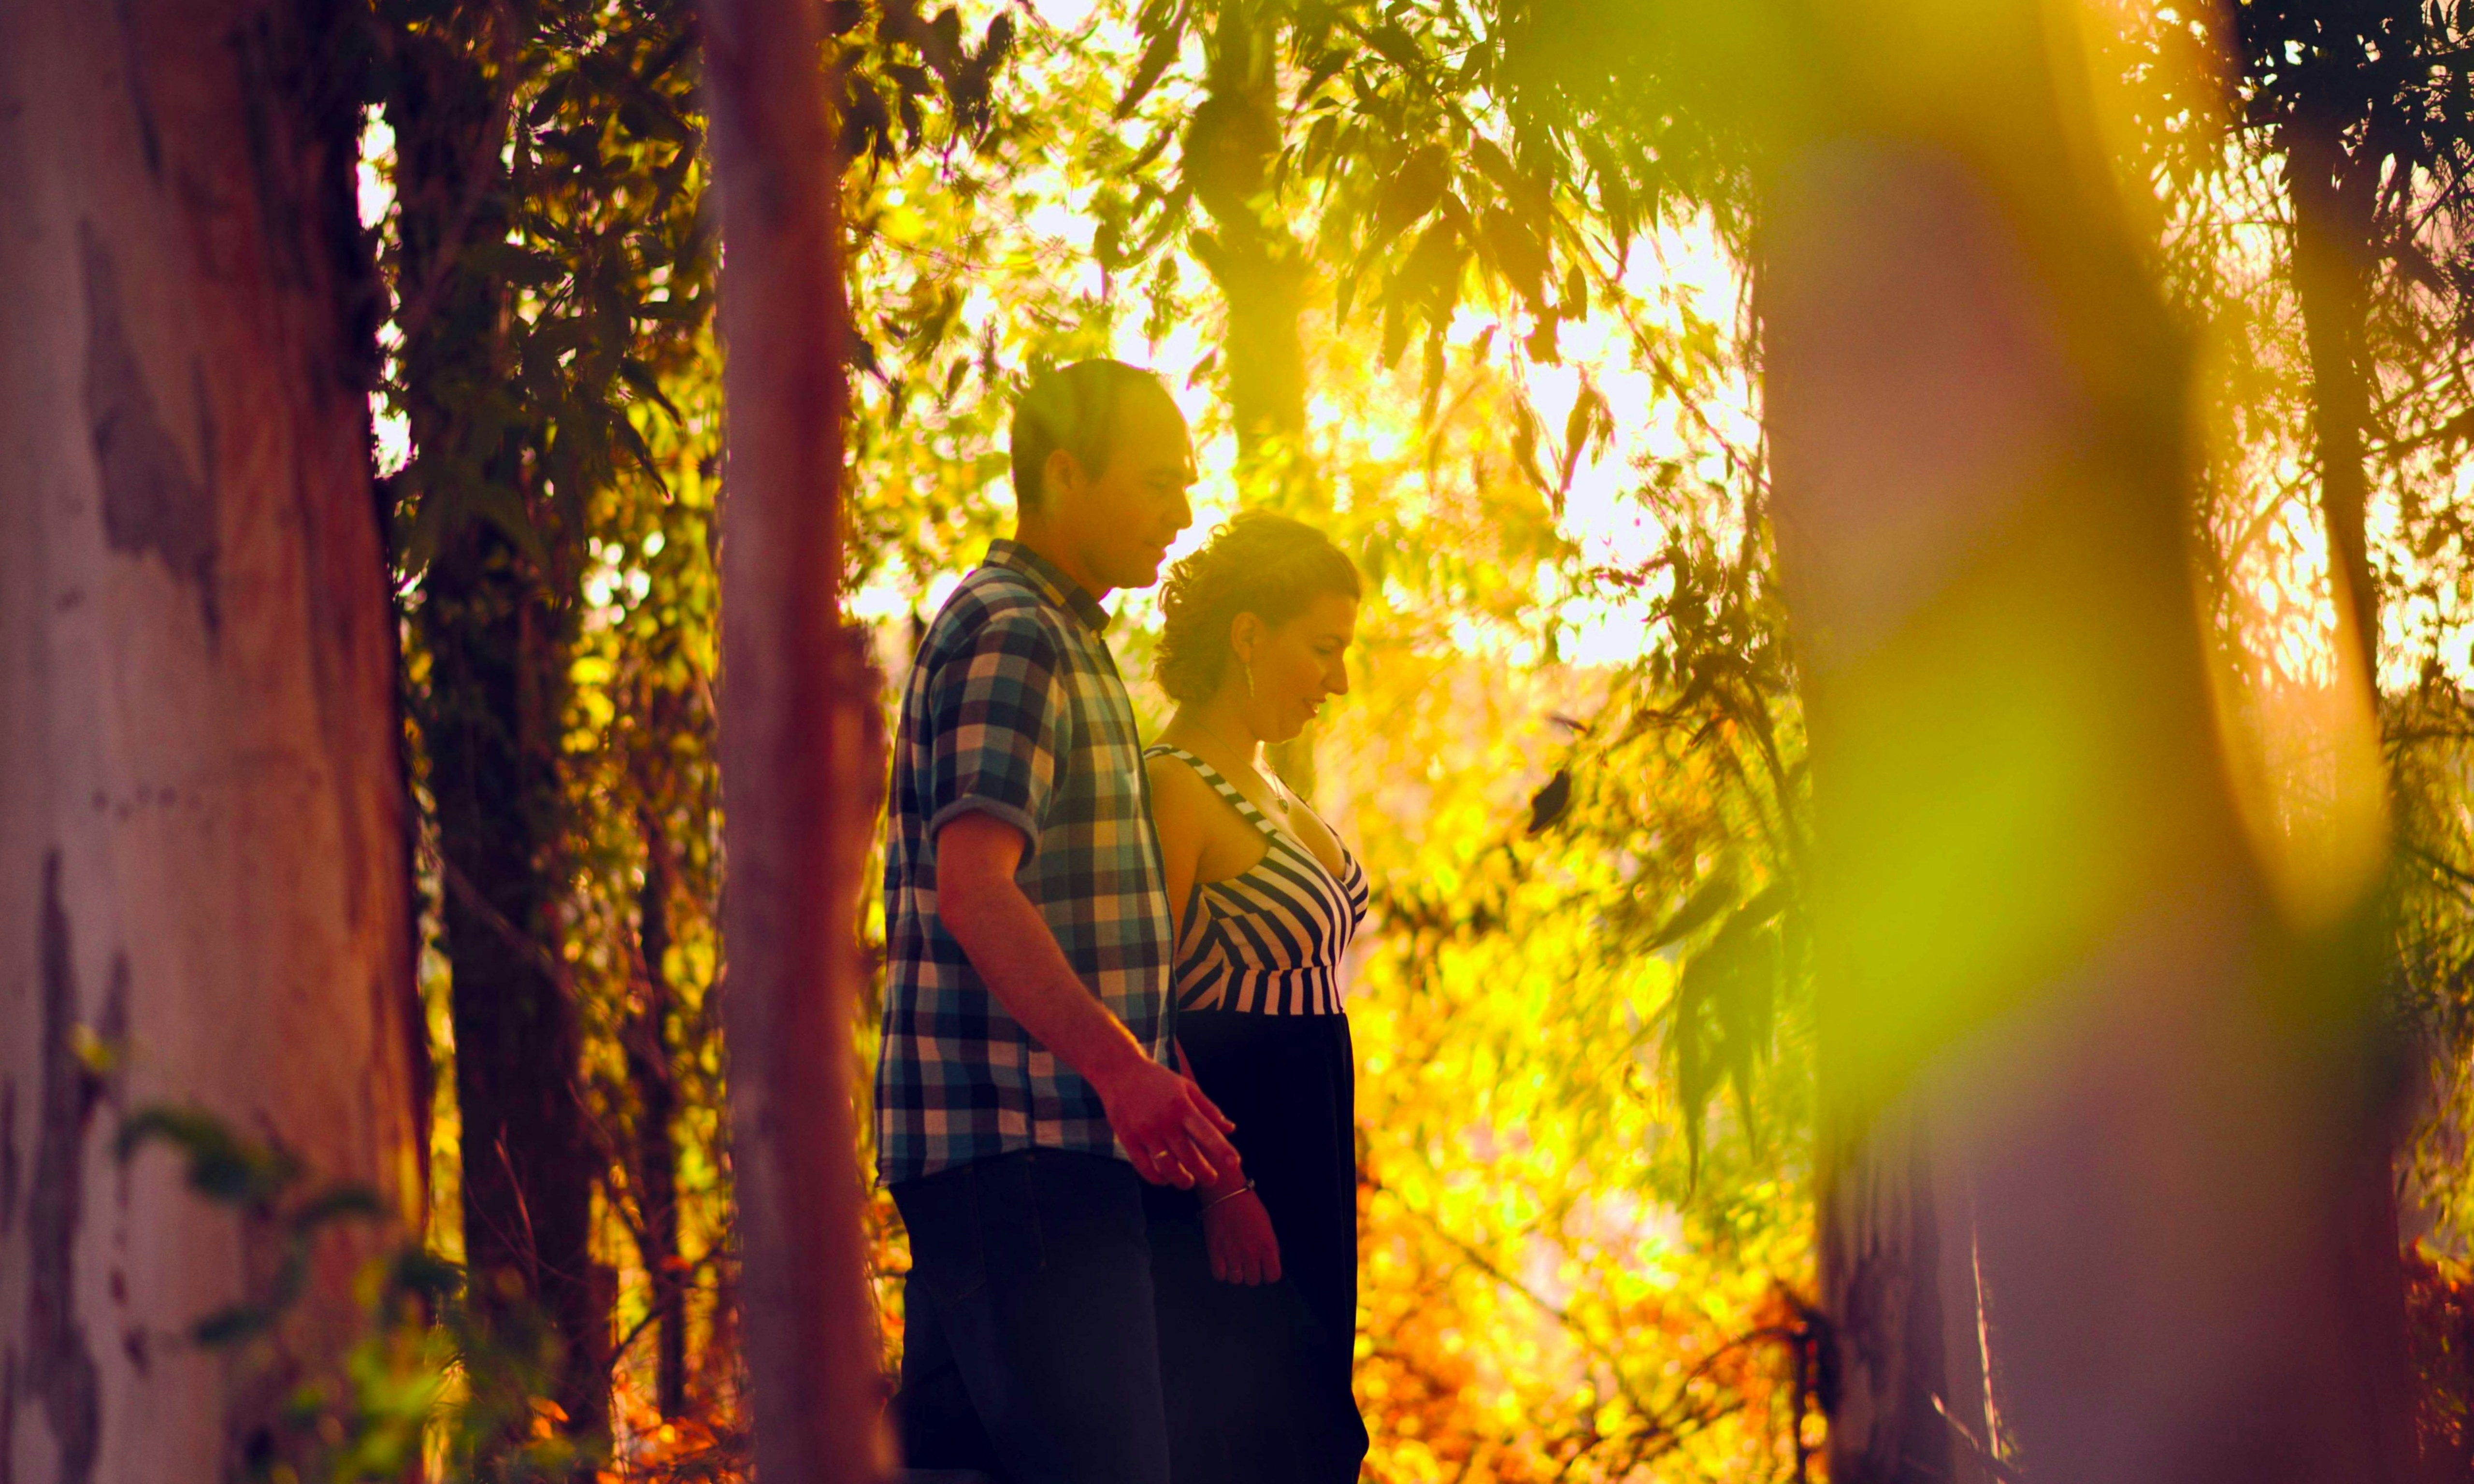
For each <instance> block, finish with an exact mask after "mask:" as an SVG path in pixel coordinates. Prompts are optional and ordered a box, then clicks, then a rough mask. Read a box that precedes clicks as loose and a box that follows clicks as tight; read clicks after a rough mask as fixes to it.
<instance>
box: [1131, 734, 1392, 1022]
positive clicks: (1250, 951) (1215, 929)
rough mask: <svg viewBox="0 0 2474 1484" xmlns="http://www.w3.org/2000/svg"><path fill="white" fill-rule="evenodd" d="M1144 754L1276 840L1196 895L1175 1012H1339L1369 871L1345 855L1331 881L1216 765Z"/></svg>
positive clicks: (1179, 751) (1157, 751)
mask: <svg viewBox="0 0 2474 1484" xmlns="http://www.w3.org/2000/svg"><path fill="white" fill-rule="evenodd" d="M1143 755H1145V756H1147V757H1158V756H1162V755H1166V756H1169V757H1174V758H1176V760H1177V761H1179V762H1181V763H1183V764H1185V765H1186V766H1187V767H1189V768H1192V769H1193V770H1194V771H1195V772H1197V773H1199V774H1201V776H1202V780H1203V781H1204V782H1206V783H1208V784H1210V785H1211V787H1212V789H1213V790H1214V791H1215V792H1217V793H1218V794H1219V795H1220V797H1221V798H1223V799H1225V800H1227V801H1228V802H1229V804H1230V805H1231V806H1232V807H1233V808H1235V809H1236V811H1237V812H1238V813H1239V814H1241V815H1243V816H1245V818H1246V820H1247V822H1248V823H1249V824H1251V825H1252V826H1254V827H1255V828H1256V829H1259V830H1261V831H1262V832H1263V833H1264V835H1265V836H1267V837H1268V838H1269V839H1270V841H1271V849H1270V850H1266V851H1264V852H1263V858H1262V859H1261V860H1259V861H1257V862H1255V863H1254V864H1253V865H1252V866H1251V867H1249V868H1248V869H1247V870H1245V871H1244V872H1241V873H1239V874H1236V875H1233V876H1230V877H1229V878H1227V879H1226V880H1225V881H1212V882H1207V883H1205V884H1204V885H1203V886H1202V887H1201V889H1200V891H1199V892H1198V893H1197V894H1196V896H1197V898H1198V906H1197V911H1198V912H1199V914H1200V916H1201V922H1200V923H1199V924H1198V925H1197V926H1196V928H1195V929H1194V930H1193V931H1192V932H1191V934H1190V935H1188V934H1186V933H1184V932H1180V937H1181V938H1183V939H1184V940H1185V941H1184V942H1183V943H1182V944H1181V946H1180V951H1179V952H1178V954H1177V960H1176V1002H1177V1008H1178V1009H1179V1010H1234V1011H1242V1012H1247V1013H1250V1014H1254V1015H1291V1016H1328V1015H1338V1014H1340V1013H1341V1004H1340V960H1341V955H1343V954H1345V953H1346V952H1347V951H1348V941H1349V939H1351V938H1352V937H1354V936H1356V933H1357V927H1358V924H1359V923H1361V922H1364V921H1366V900H1367V893H1366V873H1365V872H1364V871H1363V870H1362V869H1360V868H1359V866H1358V864H1357V857H1356V856H1354V855H1351V854H1349V853H1348V849H1347V847H1346V846H1344V847H1342V848H1341V852H1340V858H1341V871H1340V874H1339V875H1337V876H1335V875H1333V874H1332V873H1331V871H1330V869H1329V868H1327V867H1325V866H1324V865H1323V863H1322V861H1320V860H1317V859H1316V858H1315V856H1314V852H1313V851H1311V850H1307V849H1306V848H1305V847H1304V846H1302V845H1299V844H1298V842H1297V841H1296V840H1295V839H1294V838H1292V837H1291V836H1290V834H1289V833H1288V832H1287V831H1286V830H1284V829H1281V828H1280V827H1279V826H1276V825H1273V823H1272V822H1271V821H1270V820H1269V819H1267V818H1265V817H1264V815H1263V811H1262V810H1260V809H1257V808H1255V807H1254V805H1253V804H1252V803H1250V802H1248V801H1247V798H1246V796H1245V795H1244V794H1241V793H1239V792H1238V791H1237V790H1236V788H1235V787H1234V786H1232V785H1231V784H1230V783H1229V781H1228V780H1227V779H1226V778H1222V777H1221V776H1220V771H1219V770H1218V769H1216V768H1214V767H1212V766H1211V764H1209V763H1207V762H1204V761H1203V760H1202V759H1201V758H1200V757H1197V756H1195V755H1194V754H1192V753H1189V752H1187V751H1186V750H1185V749H1183V748H1179V747H1165V746H1162V747H1153V748H1151V749H1149V750H1148V751H1146V752H1145V753H1144V754H1143Z"/></svg>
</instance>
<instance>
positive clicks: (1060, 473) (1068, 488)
mask: <svg viewBox="0 0 2474 1484" xmlns="http://www.w3.org/2000/svg"><path fill="white" fill-rule="evenodd" d="M1039 478H1040V491H1039V503H1040V505H1041V506H1042V508H1044V509H1048V510H1055V508H1056V499H1057V496H1059V495H1067V496H1071V495H1073V494H1075V493H1077V492H1079V491H1080V490H1081V488H1082V486H1083V485H1085V484H1087V483H1089V481H1090V476H1089V475H1087V474H1086V473H1084V472H1083V469H1082V461H1081V460H1079V459H1078V458H1076V457H1074V454H1073V452H1072V451H1071V450H1069V449H1064V448H1052V449H1050V450H1049V452H1048V462H1047V463H1046V464H1043V465H1041V466H1040V467H1039Z"/></svg>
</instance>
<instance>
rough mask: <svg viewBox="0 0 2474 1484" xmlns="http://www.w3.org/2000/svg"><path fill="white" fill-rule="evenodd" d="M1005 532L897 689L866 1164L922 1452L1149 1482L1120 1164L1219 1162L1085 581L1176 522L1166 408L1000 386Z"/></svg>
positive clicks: (1136, 752)
mask: <svg viewBox="0 0 2474 1484" xmlns="http://www.w3.org/2000/svg"><path fill="white" fill-rule="evenodd" d="M1012 466H1013V485H1014V492H1015V499H1016V503H1017V505H1018V507H1019V517H1018V524H1017V527H1016V531H1015V535H1014V539H1012V540H1010V541H997V542H995V543H993V544H992V545H991V546H990V548H989V551H988V556H987V561H986V562H984V563H983V564H982V566H981V567H980V568H979V569H978V570H977V571H974V572H973V573H972V574H971V575H970V576H969V577H968V578H965V579H964V580H963V582H962V584H961V586H959V587H958V588H957V589H956V590H955V593H954V595H953V597H952V598H950V599H949V600H947V602H946V604H945V606H944V608H943V609H942V610H940V611H939V612H938V613H937V615H936V618H935V621H934V623H932V624H931V625H930V626H929V629H928V633H927V635H926V637H925V639H924V640H923V642H922V643H921V646H920V650H919V654H918V657H917V658H916V660H915V661H914V663H913V665H912V668H911V672H910V682H909V684H908V685H907V686H906V687H905V690H904V694H903V702H902V715H901V720H900V723H899V727H898V730H897V735H896V739H895V745H894V761H893V787H892V796H891V803H890V820H889V828H888V831H887V834H888V843H887V849H886V856H885V923H886V958H887V965H886V976H885V977H886V984H885V1041H884V1049H883V1052H882V1054H881V1059H880V1061H879V1063H878V1066H877V1084H876V1106H877V1115H876V1116H877V1161H878V1170H879V1175H880V1178H881V1179H883V1180H884V1181H885V1184H886V1185H889V1186H890V1187H891V1188H892V1191H893V1198H894V1203H895V1204H896V1205H897V1206H898V1207H899V1208H900V1209H901V1211H902V1218H903V1222H904V1224H905V1225H906V1226H907V1227H908V1228H909V1229H910V1252H911V1270H910V1279H909V1280H908V1281H907V1283H906V1285H905V1289H904V1293H905V1304H906V1311H907V1322H906V1338H905V1343H904V1354H903V1366H902V1396H901V1398H900V1401H899V1405H900V1407H901V1412H902V1420H903V1422H902V1430H903V1441H904V1445H905V1449H906V1452H907V1453H908V1455H909V1459H910V1464H911V1466H912V1467H914V1468H919V1469H930V1468H935V1469H981V1470H984V1471H986V1472H991V1473H996V1474H999V1475H1001V1476H1002V1477H1004V1478H1006V1479H1007V1480H1010V1481H1015V1484H1165V1481H1166V1480H1167V1478H1168V1440H1167V1423H1166V1419H1165V1415H1164V1408H1163V1404H1162V1400H1161V1393H1160V1377H1159V1352H1158V1342H1157V1338H1156V1330H1155V1327H1154V1324H1153V1320H1152V1286H1151V1256H1150V1245H1149V1240H1148V1238H1147V1236H1146V1234H1145V1230H1144V1224H1143V1209H1142V1198H1141V1185H1140V1184H1139V1181H1138V1179H1137V1177H1139V1178H1140V1180H1149V1181H1152V1182H1154V1183H1157V1184H1163V1185H1178V1186H1183V1187H1189V1188H1190V1187H1191V1186H1193V1185H1196V1184H1198V1183H1201V1182H1205V1181H1209V1180H1212V1179H1214V1178H1215V1177H1216V1175H1217V1174H1218V1173H1219V1172H1221V1171H1224V1170H1227V1169H1230V1168H1233V1167H1234V1166H1235V1164H1236V1162H1237V1153H1236V1151H1235V1150H1234V1149H1233V1148H1231V1147H1230V1146H1229V1143H1228V1140H1227V1138H1226V1137H1225V1133H1226V1131H1227V1129H1228V1128H1229V1127H1230V1125H1229V1124H1228V1122H1227V1120H1226V1119H1225V1118H1224V1117H1223V1116H1222V1115H1221V1113H1220V1111H1219V1110H1218V1109H1217V1108H1214V1107H1213V1106H1212V1105H1211V1103H1210V1101H1209V1100H1208V1099H1206V1098H1205V1097H1203V1095H1202V1093H1201V1090H1200V1089H1197V1088H1196V1087H1195V1086H1194V1084H1193V1083H1192V1082H1190V1081H1188V1080H1186V1079H1184V1078H1182V1077H1179V1076H1178V1075H1176V1073H1175V1072H1172V1071H1170V1070H1169V1069H1168V1068H1167V1067H1166V1066H1165V1065H1162V1064H1163V1062H1164V1061H1165V1060H1166V1057H1165V1056H1164V1054H1163V1053H1164V1052H1165V1051H1166V1049H1167V1048H1166V1046H1165V1045H1164V1044H1163V1041H1164V1040H1165V1027H1164V1023H1163V1022H1164V1012H1165V1010H1166V1003H1167V993H1168V976H1169V970H1170V967H1171V963H1172V958H1173V954H1174V943H1173V928H1172V925H1171V920H1170V913H1169V903H1168V899H1167V896H1166V890H1165V886H1164V884H1163V880H1164V878H1163V874H1162V872H1161V868H1160V858H1159V847H1158V842H1157V841H1156V839H1155V838H1154V836H1153V834H1152V820H1151V807H1150V803H1151V801H1150V796H1149V792H1148V789H1147V787H1146V784H1145V780H1144V772H1143V760H1142V748H1141V744H1140V742H1139V740H1138V739H1137V737H1136V736H1135V732H1134V716H1133V709H1132V707H1131V706H1130V705H1129V704H1128V701H1127V698H1126V689H1125V684H1124V682H1122V681H1121V680H1120V679H1119V678H1118V675H1117V668H1116V662H1115V660H1114V658H1112V657H1111V656H1110V654H1109V652H1108V645H1107V641H1106V639H1105V638H1104V636H1103V631H1104V629H1105V628H1106V626H1107V622H1108V615H1107V614H1106V613H1105V612H1104V611H1102V610H1101V608H1100V602H1099V600H1100V599H1102V598H1104V597H1105V596H1107V595H1108V593H1109V592H1110V591H1112V590H1113V589H1115V588H1119V587H1145V586H1150V585H1151V584H1152V583H1153V582H1156V581H1157V580H1158V578H1159V567H1160V562H1162V561H1163V560H1165V558H1166V556H1167V552H1168V546H1169V543H1170V542H1171V541H1173V540H1175V539H1176V535H1177V533H1178V532H1180V531H1182V530H1183V529H1185V527H1186V526H1187V525H1188V524H1189V523H1190V522H1191V521H1192V520H1193V518H1194V515H1193V511H1192V509H1191V508H1190V507H1189V506H1188V505H1187V503H1186V491H1187V490H1188V489H1189V488H1190V487H1191V486H1192V485H1193V483H1194V477H1195V476H1194V454H1193V449H1192V445H1191V443H1190V442H1189V440H1188V438H1187V435H1186V427H1185V419H1184V418H1183V417H1182V415H1180V414H1179V413H1178V411H1177V408H1176V403H1175V402H1174V401H1172V400H1171V399H1170V397H1169V395H1168V393H1167V391H1166V389H1164V388H1163V387H1162V386H1161V385H1160V383H1159V382H1158V380H1157V379H1155V378H1154V377H1152V375H1151V374H1150V373H1149V372H1147V371H1137V370H1135V369H1134V368H1132V367H1129V366H1126V365H1123V364H1120V363H1118V362H1114V361H1083V362H1079V363H1078V364H1076V365H1073V366H1069V367H1066V368H1064V369H1063V370H1061V371H1050V372H1046V373H1043V374H1041V375H1040V376H1038V377H1036V378H1034V380H1033V381H1032V383H1031V386H1030V388H1029V389H1028V390H1026V391H1025V393H1024V394H1023V396H1022V399H1021V401H1020V402H1019V403H1017V404H1016V406H1015V409H1014V419H1013V436H1012Z"/></svg>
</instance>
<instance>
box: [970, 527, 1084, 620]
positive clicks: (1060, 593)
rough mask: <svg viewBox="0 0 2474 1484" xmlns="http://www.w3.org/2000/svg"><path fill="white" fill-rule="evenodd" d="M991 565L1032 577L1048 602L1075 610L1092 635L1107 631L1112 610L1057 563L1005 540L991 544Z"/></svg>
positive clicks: (988, 559)
mask: <svg viewBox="0 0 2474 1484" xmlns="http://www.w3.org/2000/svg"><path fill="white" fill-rule="evenodd" d="M987 564H988V565H990V566H1001V567H1005V568H1007V569H1008V570H1010V571H1015V572H1019V573H1021V574H1022V575H1023V576H1025V577H1028V578H1030V579H1031V581H1032V582H1033V583H1034V584H1036V585H1037V586H1039V589H1040V591H1041V592H1042V594H1044V595H1045V596H1046V597H1047V599H1048V601H1050V602H1051V603H1054V604H1055V605H1056V606H1057V607H1059V608H1062V609H1066V610H1071V611H1072V612H1073V614H1074V616H1075V617H1077V618H1079V619H1081V620H1082V622H1083V623H1084V624H1085V625H1086V626H1088V627H1089V629H1090V630H1091V632H1092V633H1094V634H1100V633H1104V632H1105V631H1106V629H1107V627H1108V610H1106V609H1104V608H1102V607H1101V606H1100V604H1099V600H1098V599H1096V598H1094V597H1092V596H1091V595H1090V594H1089V593H1087V592H1084V591H1083V590H1082V588H1081V586H1080V585H1079V584H1077V583H1076V582H1075V581H1074V579H1072V578H1070V577H1068V576H1066V575H1065V573H1064V572H1063V571H1062V570H1060V569H1059V568H1058V567H1057V565H1056V563H1055V562H1051V561H1049V560H1048V559H1047V558H1046V557H1043V556H1041V555H1040V554H1039V553H1037V552H1035V551H1033V550H1031V548H1030V547H1028V546H1025V545H1024V544H1023V543H1022V542H1020V541H1016V540H1009V539H1006V538H1004V537H999V538H997V539H995V540H993V541H990V542H988V557H987Z"/></svg>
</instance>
